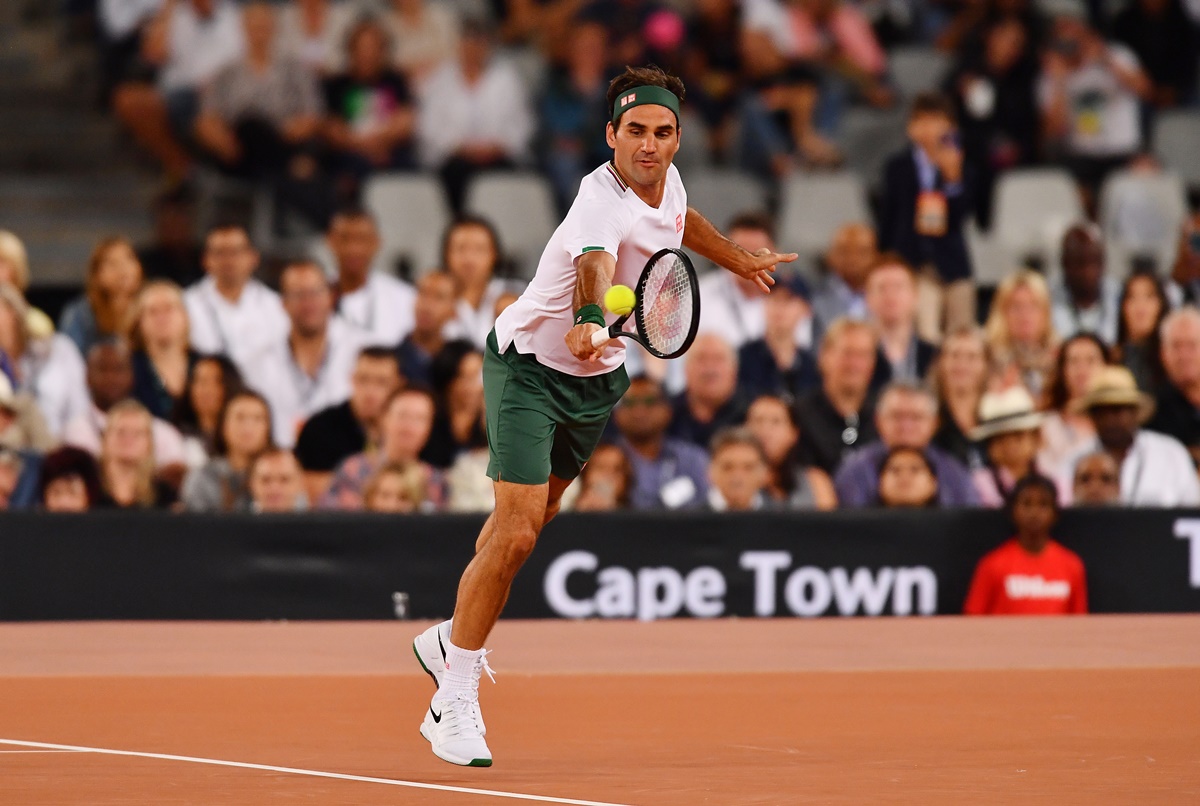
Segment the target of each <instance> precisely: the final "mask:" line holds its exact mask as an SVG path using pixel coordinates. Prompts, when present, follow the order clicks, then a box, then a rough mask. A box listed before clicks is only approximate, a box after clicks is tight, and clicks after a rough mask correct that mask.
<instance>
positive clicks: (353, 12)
mask: <svg viewBox="0 0 1200 806" xmlns="http://www.w3.org/2000/svg"><path fill="white" fill-rule="evenodd" d="M357 6H358V4H357V3H355V2H353V1H352V0H344V1H343V2H330V3H326V4H325V20H324V24H323V26H322V27H321V30H320V31H319V32H317V33H315V34H311V33H309V31H308V29H307V28H306V27H305V25H304V15H303V13H302V12H301V10H300V4H299V3H287V4H285V5H284V6H282V7H281V8H280V9H279V12H278V16H277V17H276V21H275V26H276V28H275V31H276V33H275V42H276V47H277V48H278V52H279V53H281V54H286V55H287V56H290V57H291V58H293V59H296V60H297V61H299V62H302V63H303V64H305V65H306V66H308V68H309V69H311V70H314V71H316V72H317V73H323V74H332V73H336V72H338V71H340V70H341V69H342V65H343V64H344V63H345V60H346V54H345V49H346V37H347V35H349V33H350V29H351V28H352V27H353V26H354V23H355V22H356V20H357V19H358V17H357V15H358V13H359V11H360V9H359V8H358V7H357Z"/></svg>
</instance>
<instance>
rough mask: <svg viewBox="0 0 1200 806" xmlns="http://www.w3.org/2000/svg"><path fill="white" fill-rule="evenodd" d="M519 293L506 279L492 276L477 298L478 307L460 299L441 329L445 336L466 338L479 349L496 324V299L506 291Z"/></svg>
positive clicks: (484, 343) (482, 347)
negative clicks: (481, 295) (450, 317)
mask: <svg viewBox="0 0 1200 806" xmlns="http://www.w3.org/2000/svg"><path fill="white" fill-rule="evenodd" d="M510 292H511V293H514V294H520V293H521V290H520V289H519V288H514V287H513V285H512V284H511V283H509V282H508V281H507V280H502V279H500V278H498V277H497V278H493V279H492V281H491V282H489V283H488V286H487V289H486V290H485V291H484V292H483V297H481V298H480V300H479V308H478V309H476V308H472V307H471V303H470V302H467V301H466V300H465V299H460V300H459V301H458V302H457V303H455V306H454V318H453V319H451V320H450V321H449V322H447V323H446V329H445V330H444V331H443V332H444V333H445V334H446V337H447V338H451V339H466V340H467V341H469V342H471V343H472V344H474V345H475V346H476V347H478V348H479V349H480V350H482V349H484V348H485V346H486V344H487V337H488V333H490V332H491V330H492V327H493V326H494V325H495V324H496V301H497V300H499V299H500V297H502V296H503V295H504V294H507V293H510Z"/></svg>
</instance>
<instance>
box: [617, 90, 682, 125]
mask: <svg viewBox="0 0 1200 806" xmlns="http://www.w3.org/2000/svg"><path fill="white" fill-rule="evenodd" d="M642 104H657V105H658V106H665V107H666V108H667V109H670V110H671V111H672V112H674V113H675V121H676V122H677V123H678V121H679V98H678V97H677V96H676V95H675V93H673V92H671V91H670V90H668V89H663V88H662V87H651V86H643V87H634V88H633V89H631V90H628V91H626V92H623V93H621V95H620V96H619V97H618V98H617V100H616V101H614V102H613V110H612V122H613V126H616V125H617V121H618V120H620V119H621V115H622V114H623V113H624V112H628V111H629V110H630V109H633V108H634V107H635V106H641V105H642Z"/></svg>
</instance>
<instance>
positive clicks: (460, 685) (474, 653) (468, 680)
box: [439, 640, 483, 693]
mask: <svg viewBox="0 0 1200 806" xmlns="http://www.w3.org/2000/svg"><path fill="white" fill-rule="evenodd" d="M482 654H483V650H482V649H463V648H462V647H457V646H455V645H454V644H452V643H451V642H450V641H449V640H447V641H446V673H445V674H444V675H442V686H441V688H440V689H439V691H440V692H446V693H455V692H459V691H474V690H475V689H476V688H477V687H478V685H479V678H478V677H476V676H475V667H476V666H477V665H478V664H479V657H480V656H481V655H482Z"/></svg>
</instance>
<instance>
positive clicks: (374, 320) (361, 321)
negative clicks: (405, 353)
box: [338, 271, 417, 347]
mask: <svg viewBox="0 0 1200 806" xmlns="http://www.w3.org/2000/svg"><path fill="white" fill-rule="evenodd" d="M416 304H417V291H416V289H414V288H413V287H412V286H411V285H410V284H408V283H406V282H404V281H403V280H398V279H396V278H395V277H392V276H391V275H388V274H383V273H381V272H378V271H372V272H371V273H370V274H368V275H367V281H366V282H365V283H363V286H362V288H359V289H358V290H356V291H351V292H350V293H349V294H342V296H341V297H340V298H339V299H338V315H339V316H341V318H342V319H344V320H345V321H346V322H347V323H348V324H350V325H352V326H353V327H355V328H357V329H358V330H360V331H362V333H363V334H364V335H365V337H366V339H367V342H368V343H369V344H373V345H380V346H383V347H395V346H396V345H398V344H399V343H400V342H402V341H404V339H405V337H406V336H408V334H409V333H411V332H412V329H413V322H414V317H415V315H416V313H415V307H416Z"/></svg>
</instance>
